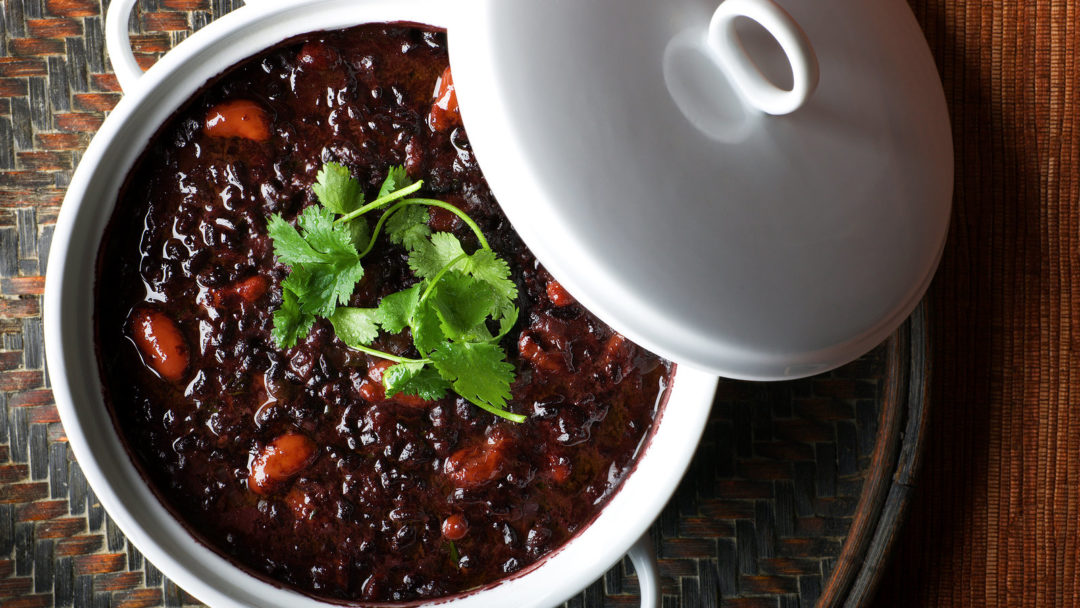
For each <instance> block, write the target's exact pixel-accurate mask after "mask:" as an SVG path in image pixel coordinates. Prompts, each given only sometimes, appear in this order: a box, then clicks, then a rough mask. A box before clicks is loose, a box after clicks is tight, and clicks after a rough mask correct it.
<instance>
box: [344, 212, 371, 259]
mask: <svg viewBox="0 0 1080 608" xmlns="http://www.w3.org/2000/svg"><path fill="white" fill-rule="evenodd" d="M348 225H349V236H350V237H351V240H352V244H353V247H356V250H357V251H360V250H362V249H364V248H365V247H367V245H368V242H369V241H370V240H371V228H370V227H369V226H368V223H367V220H365V219H364V218H362V217H358V218H356V219H353V220H350V221H349V224H348Z"/></svg>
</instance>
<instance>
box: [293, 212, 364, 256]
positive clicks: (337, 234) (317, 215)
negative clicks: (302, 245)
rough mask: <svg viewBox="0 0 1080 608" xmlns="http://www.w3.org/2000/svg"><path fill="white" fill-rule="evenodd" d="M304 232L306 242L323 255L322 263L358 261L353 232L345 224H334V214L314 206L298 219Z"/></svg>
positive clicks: (297, 221)
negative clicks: (341, 260)
mask: <svg viewBox="0 0 1080 608" xmlns="http://www.w3.org/2000/svg"><path fill="white" fill-rule="evenodd" d="M296 223H297V224H299V225H300V229H301V230H302V231H303V235H304V241H305V242H307V244H308V245H309V246H310V247H311V248H312V249H313V250H315V251H316V252H318V253H319V254H322V255H321V259H319V260H318V262H320V263H324V264H325V263H333V262H334V261H336V260H338V259H344V260H351V259H357V255H356V246H355V245H353V242H352V232H351V231H350V230H349V227H348V226H346V225H344V224H335V223H334V213H333V212H332V211H330V210H328V209H324V208H322V207H319V206H316V205H312V206H311V207H308V208H307V209H304V212H303V213H301V214H300V217H299V218H297V220H296Z"/></svg>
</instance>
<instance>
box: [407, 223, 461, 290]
mask: <svg viewBox="0 0 1080 608" xmlns="http://www.w3.org/2000/svg"><path fill="white" fill-rule="evenodd" d="M462 255H465V250H463V249H462V248H461V241H459V240H458V238H457V237H456V236H454V235H452V234H450V233H449V232H436V233H435V234H433V235H431V239H430V240H429V241H428V242H426V243H424V244H423V245H421V246H419V247H417V248H416V249H413V250H412V253H411V254H410V255H409V268H412V271H413V272H414V273H416V276H418V277H421V278H424V279H430V278H432V277H434V276H435V275H436V274H438V273H439V271H440V270H442V269H443V267H444V266H446V265H447V264H449V263H450V262H452V261H454V259H455V258H458V257H460V256H462Z"/></svg>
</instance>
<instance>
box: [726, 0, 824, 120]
mask: <svg viewBox="0 0 1080 608" xmlns="http://www.w3.org/2000/svg"><path fill="white" fill-rule="evenodd" d="M739 17H744V18H747V19H751V20H753V21H755V22H757V24H758V25H760V26H761V27H763V28H764V29H765V30H766V31H767V32H769V34H771V35H772V36H773V38H775V39H776V42H777V43H779V45H780V48H781V49H783V51H784V54H785V55H786V56H787V60H788V62H789V63H790V64H791V75H792V87H791V90H784V89H781V88H780V87H778V86H776V85H775V84H773V83H772V82H771V81H769V79H768V78H766V77H765V75H764V74H762V73H761V70H760V69H758V67H757V66H756V65H755V64H754V61H753V59H751V58H750V56H749V55H747V53H746V49H745V48H743V45H742V43H741V42H740V41H739V37H738V34H737V33H736V31H735V23H736V19H738V18H739ZM708 44H709V46H710V47H711V48H712V49H713V51H714V52H715V53H716V58H717V60H718V61H719V63H720V65H721V66H722V67H723V68H724V71H725V72H727V75H728V78H730V79H731V81H732V83H733V84H734V85H735V87H736V89H737V90H738V91H739V92H740V93H741V94H742V96H743V98H745V99H746V101H747V102H749V103H750V105H752V106H754V107H756V108H757V109H759V110H761V111H762V112H765V113H767V114H774V115H780V114H790V113H792V112H794V111H795V110H797V109H799V108H800V107H801V106H802V105H803V104H804V103H806V100H807V99H809V97H810V95H811V94H812V93H813V92H814V89H815V88H816V87H817V84H818V61H817V55H815V54H814V49H813V47H812V46H810V41H809V40H807V38H806V33H805V32H803V30H802V28H801V27H799V24H798V23H796V22H795V20H794V19H793V18H792V17H791V15H790V14H788V12H787V11H785V10H784V9H783V8H781V7H780V6H779V5H778V4H776V3H775V2H773V0H725V1H724V2H723V3H721V4H720V6H719V7H718V8H717V9H716V12H715V13H713V16H712V20H711V21H710V22H709V34H708Z"/></svg>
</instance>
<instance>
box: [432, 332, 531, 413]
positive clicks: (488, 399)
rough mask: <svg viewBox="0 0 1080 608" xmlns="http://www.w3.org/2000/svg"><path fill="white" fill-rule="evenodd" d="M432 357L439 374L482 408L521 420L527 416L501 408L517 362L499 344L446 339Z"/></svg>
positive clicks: (459, 392)
mask: <svg viewBox="0 0 1080 608" xmlns="http://www.w3.org/2000/svg"><path fill="white" fill-rule="evenodd" d="M430 357H431V360H432V361H433V365H434V366H435V369H437V370H438V371H439V375H440V376H442V377H443V378H444V379H445V380H447V381H448V382H450V386H451V387H452V388H453V389H454V392H456V393H457V394H459V395H461V396H462V397H464V398H466V399H468V400H469V401H471V402H472V403H474V404H475V405H477V406H479V407H480V408H481V409H484V410H487V411H489V412H492V413H496V414H497V415H500V416H506V417H509V416H514V417H516V418H520V420H518V421H519V422H520V421H521V420H524V416H518V415H516V414H510V415H509V416H507V414H508V413H507V412H505V411H503V410H502V409H501V408H502V407H503V406H504V405H506V401H507V400H508V399H510V383H511V382H513V381H514V366H513V365H511V364H510V363H508V362H507V361H506V353H504V352H503V349H502V348H500V347H499V346H498V345H496V344H490V343H487V342H479V343H477V342H443V343H442V344H440V345H439V346H438V348H436V349H435V350H434V351H432V353H431V355H430ZM493 410H499V412H501V413H499V412H495V411H493ZM511 419H512V420H513V419H515V418H511Z"/></svg>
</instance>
